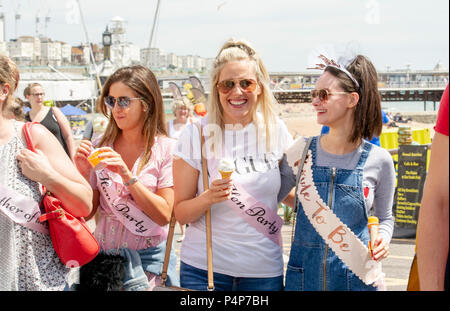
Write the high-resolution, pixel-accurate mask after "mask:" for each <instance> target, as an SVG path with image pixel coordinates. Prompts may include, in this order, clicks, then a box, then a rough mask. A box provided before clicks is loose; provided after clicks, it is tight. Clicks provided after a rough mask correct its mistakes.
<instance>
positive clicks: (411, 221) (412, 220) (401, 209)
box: [394, 145, 428, 235]
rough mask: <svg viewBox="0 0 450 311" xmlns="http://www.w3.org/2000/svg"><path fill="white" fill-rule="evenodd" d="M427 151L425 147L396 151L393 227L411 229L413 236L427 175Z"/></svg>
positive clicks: (402, 147)
mask: <svg viewBox="0 0 450 311" xmlns="http://www.w3.org/2000/svg"><path fill="white" fill-rule="evenodd" d="M427 150H428V147H427V146H426V145H400V146H399V150H398V170H397V176H398V177H397V201H396V208H395V210H394V216H395V225H396V227H399V228H407V229H413V232H414V235H415V230H416V228H417V219H418V216H419V208H420V202H421V200H422V194H423V186H424V183H425V178H426V175H427Z"/></svg>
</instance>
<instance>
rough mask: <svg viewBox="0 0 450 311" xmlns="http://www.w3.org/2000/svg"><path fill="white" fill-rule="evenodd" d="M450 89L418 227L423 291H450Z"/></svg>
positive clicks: (433, 147)
mask: <svg viewBox="0 0 450 311" xmlns="http://www.w3.org/2000/svg"><path fill="white" fill-rule="evenodd" d="M448 105H449V86H448V84H447V87H446V88H445V91H444V94H443V96H442V99H441V104H440V107H439V113H438V118H437V122H436V126H435V128H434V129H435V134H434V137H433V142H432V145H431V159H430V166H429V170H428V175H427V178H426V180H425V185H424V190H423V197H422V202H421V205H420V211H419V219H418V223H417V266H418V271H419V282H420V290H424V291H430V290H432V291H435V290H439V291H440V290H446V291H448V289H449V284H448V282H449V276H448V273H449V258H448V257H449V256H448V255H449V247H448V233H449V231H448V206H449V195H448V187H449V167H448V164H449V149H448V148H449V147H448V135H449V126H448V118H449V108H448Z"/></svg>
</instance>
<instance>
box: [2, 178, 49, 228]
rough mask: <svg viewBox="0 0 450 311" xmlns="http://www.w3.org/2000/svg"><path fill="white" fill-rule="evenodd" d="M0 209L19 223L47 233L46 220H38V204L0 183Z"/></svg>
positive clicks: (39, 212)
mask: <svg viewBox="0 0 450 311" xmlns="http://www.w3.org/2000/svg"><path fill="white" fill-rule="evenodd" d="M0 211H1V212H2V213H3V214H5V215H6V216H8V217H9V218H10V219H11V220H12V221H14V222H15V223H17V224H19V225H22V226H24V227H26V228H29V229H31V230H34V231H36V232H40V233H43V234H49V231H48V225H47V222H45V223H41V222H39V216H41V210H40V208H39V204H38V203H37V202H35V201H33V200H31V199H29V198H27V197H25V196H23V195H21V194H18V193H17V192H15V191H14V190H11V189H9V188H7V187H5V186H3V185H0Z"/></svg>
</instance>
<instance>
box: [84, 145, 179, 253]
mask: <svg viewBox="0 0 450 311" xmlns="http://www.w3.org/2000/svg"><path fill="white" fill-rule="evenodd" d="M100 139H101V138H99V139H97V140H96V141H95V142H94V146H95V145H96V144H97V143H98V142H99V141H100ZM175 143H176V141H175V140H174V139H171V138H168V137H161V136H158V137H156V138H155V143H154V145H153V147H152V155H151V157H150V160H149V162H148V163H147V165H146V166H145V167H144V168H143V169H142V170H141V172H140V173H139V174H137V168H138V165H139V161H140V158H141V157H139V158H138V159H137V160H136V162H135V163H134V165H133V168H132V170H131V172H132V174H133V175H135V176H137V177H138V180H139V182H140V183H142V184H143V185H145V186H146V187H147V188H148V189H149V190H151V191H152V192H156V191H157V190H158V189H161V188H169V187H173V178H172V160H173V155H172V150H173V147H174V145H175ZM108 147H111V148H112V146H108ZM90 184H91V186H92V188H93V189H94V190H96V189H97V177H96V175H95V173H94V171H92V173H91V180H90ZM119 196H121V197H123V198H126V197H127V196H128V197H129V198H128V199H129V200H133V197H132V196H131V194H130V191H129V190H128V188H127V187H126V186H125V185H123V186H122V188H121V189H120V190H119ZM97 221H98V222H97V226H96V228H95V232H94V236H95V237H96V239H97V241H98V242H99V244H100V247H101V249H102V250H110V249H118V248H128V249H132V250H141V249H146V248H148V247H154V246H157V245H158V244H160V243H161V242H162V241H164V240H165V239H166V238H167V230H164V232H165V234H163V235H159V236H151V237H142V236H138V235H135V234H133V233H131V232H130V231H128V230H127V229H126V228H125V226H123V225H122V223H121V222H120V221H119V220H118V219H117V218H116V216H114V214H113V213H112V211H111V209H110V208H109V207H108V205H107V204H106V200H105V199H104V198H103V196H102V195H101V193H100V217H99V219H98V220H97ZM166 227H167V226H166Z"/></svg>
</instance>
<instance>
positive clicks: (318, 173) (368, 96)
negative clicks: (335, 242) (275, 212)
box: [285, 56, 395, 291]
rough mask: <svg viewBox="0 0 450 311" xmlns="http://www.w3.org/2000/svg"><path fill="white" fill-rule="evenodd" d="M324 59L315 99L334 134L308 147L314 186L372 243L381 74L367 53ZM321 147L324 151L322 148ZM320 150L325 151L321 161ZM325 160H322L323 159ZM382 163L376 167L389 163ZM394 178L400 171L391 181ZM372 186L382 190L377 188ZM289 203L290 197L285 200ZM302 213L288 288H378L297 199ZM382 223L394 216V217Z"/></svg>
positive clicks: (378, 251) (382, 246)
mask: <svg viewBox="0 0 450 311" xmlns="http://www.w3.org/2000/svg"><path fill="white" fill-rule="evenodd" d="M322 59H323V60H325V63H326V65H324V66H322V67H321V68H322V69H325V72H324V74H323V75H322V76H321V77H320V79H319V80H318V81H317V84H316V89H315V90H314V91H312V98H313V106H314V108H315V109H316V111H317V121H318V123H319V124H323V125H328V126H329V127H330V133H329V134H328V135H323V136H319V137H314V138H313V139H312V142H311V145H310V147H309V149H310V150H311V152H312V171H313V179H314V184H315V186H316V188H317V191H318V193H319V195H320V197H321V198H322V200H323V202H325V204H327V205H328V207H329V208H330V209H331V210H332V211H333V213H334V214H335V215H336V216H337V217H338V218H339V219H340V220H341V222H343V223H344V224H346V225H347V226H348V228H349V229H350V230H352V232H353V233H354V234H355V235H356V236H357V237H358V238H359V239H360V240H361V241H362V243H364V244H365V245H367V244H368V242H369V240H370V237H369V232H368V228H367V223H368V213H367V209H366V204H368V203H367V194H368V192H367V191H366V190H367V189H364V188H365V187H366V185H364V186H363V175H364V174H363V173H364V169H365V166H366V162H367V159H368V157H369V155H370V153H371V151H372V149H374V148H378V147H376V146H374V145H372V144H370V143H369V142H368V141H366V140H365V139H364V137H372V136H374V135H379V134H380V133H381V130H382V122H381V107H380V96H379V93H378V89H377V74H376V71H375V68H374V67H373V65H372V63H370V61H369V60H368V59H367V58H365V57H364V56H357V57H356V58H355V59H354V60H353V61H352V62H351V63H350V65H349V66H345V65H338V64H336V63H334V62H330V61H328V59H326V58H322ZM319 148H320V152H321V153H319V152H318V151H319V150H318V149H319ZM376 151H377V152H378V153H381V154H382V156H383V157H382V160H383V162H386V161H391V162H392V159H391V158H390V156H389V154H385V153H386V152H384V150H376ZM318 154H320V155H322V158H320V159H319V160H318ZM346 155H354V156H353V158H352V160H353V161H352V163H355V164H356V166H355V167H354V168H353V166H352V167H351V169H350V168H348V167H347V165H346V163H345V162H343V161H347V160H348V158H346ZM358 157H359V158H358ZM320 161H322V162H321V164H319V163H318V162H320ZM377 165H378V164H376V165H375V170H377V169H380V170H381V167H383V168H384V167H386V166H380V167H378V166H377ZM391 166H392V172H390V171H391V168H390V167H389V166H387V167H388V168H389V172H388V174H389V176H390V177H392V176H391V175H394V174H395V173H394V171H393V165H392V163H391ZM366 169H367V168H366ZM372 169H373V166H372ZM380 175H381V174H380ZM380 175H376V176H378V177H379V176H380ZM394 178H395V175H394V177H393V178H389V180H390V181H392V180H394ZM286 179H287V180H288V181H287V182H286V183H290V181H289V180H291V179H289V177H287V178H286ZM373 182H374V184H375V185H378V184H379V183H380V180H379V179H377V178H375V181H373ZM392 188H393V187H392ZM371 189H372V190H370V191H373V192H376V191H377V188H376V187H375V186H373V187H372V188H371ZM387 193H388V196H390V195H391V193H392V195H393V189H392V192H390V191H387ZM374 197H375V193H373V197H372V198H374ZM389 202H390V203H389ZM285 203H289V201H288V200H285ZM369 204H370V205H371V203H369ZM389 204H390V206H388V205H389ZM384 205H385V206H384V207H383V208H385V209H390V207H391V206H392V198H391V201H389V200H386V204H384ZM380 208H381V207H380ZM377 209H378V206H377ZM297 211H298V212H297V223H296V227H295V237H294V241H293V244H292V247H291V253H290V258H289V263H288V268H287V272H286V282H285V283H286V284H285V289H286V290H306V291H312V290H324V291H325V290H334V291H337V290H339V291H345V290H365V291H370V290H377V287H374V286H372V285H366V284H365V283H364V282H363V281H362V280H360V279H359V278H358V276H356V275H355V274H354V273H353V272H352V271H351V270H350V269H349V268H348V267H347V266H346V265H345V264H344V263H343V262H342V260H341V259H339V258H338V257H337V255H336V254H335V253H334V252H333V251H332V250H331V248H330V247H329V246H328V245H327V243H326V242H325V241H324V239H323V238H322V237H321V236H320V235H319V234H318V233H317V231H316V230H315V228H314V227H313V226H312V224H311V222H310V221H309V219H308V218H307V216H306V214H305V212H304V210H303V206H302V203H301V202H299V203H298V209H297ZM389 213H390V211H389ZM383 221H388V222H391V221H393V220H392V217H390V219H387V220H385V219H383ZM388 235H389V234H388ZM391 236H392V233H390V236H389V238H386V236H385V237H382V236H381V235H380V236H379V238H378V239H377V240H376V242H375V247H374V251H373V259H374V260H377V261H378V260H381V259H384V258H386V256H387V255H388V243H389V240H390V237H391Z"/></svg>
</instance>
